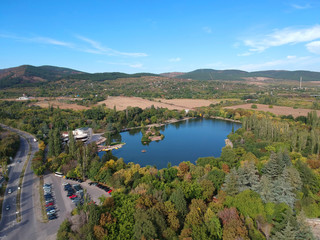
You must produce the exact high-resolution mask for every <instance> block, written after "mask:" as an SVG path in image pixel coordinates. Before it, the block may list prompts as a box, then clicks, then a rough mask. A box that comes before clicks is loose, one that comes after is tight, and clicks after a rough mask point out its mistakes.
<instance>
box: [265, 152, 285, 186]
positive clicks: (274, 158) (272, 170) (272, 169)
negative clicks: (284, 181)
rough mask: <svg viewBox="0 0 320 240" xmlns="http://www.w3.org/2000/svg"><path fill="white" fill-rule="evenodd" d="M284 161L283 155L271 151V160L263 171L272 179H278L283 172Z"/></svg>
mask: <svg viewBox="0 0 320 240" xmlns="http://www.w3.org/2000/svg"><path fill="white" fill-rule="evenodd" d="M283 168H284V163H283V161H282V159H281V156H279V155H277V154H276V153H274V152H271V155H270V159H269V161H268V162H267V163H266V164H265V165H264V168H263V169H262V172H263V173H264V174H265V175H266V176H267V177H268V178H269V179H270V180H276V179H277V178H278V177H279V176H280V174H281V173H282V171H283Z"/></svg>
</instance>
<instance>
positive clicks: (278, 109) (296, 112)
mask: <svg viewBox="0 0 320 240" xmlns="http://www.w3.org/2000/svg"><path fill="white" fill-rule="evenodd" d="M251 105H252V103H248V104H242V105H236V106H230V107H226V108H227V109H237V108H243V109H250V110H256V111H264V112H271V113H274V114H276V115H290V114H291V115H292V116H293V117H298V116H307V115H308V112H311V111H313V110H312V109H304V108H298V109H293V108H292V107H282V106H273V108H269V105H264V104H255V105H257V107H258V108H256V109H253V108H251ZM317 114H318V116H320V111H317Z"/></svg>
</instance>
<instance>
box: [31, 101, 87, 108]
mask: <svg viewBox="0 0 320 240" xmlns="http://www.w3.org/2000/svg"><path fill="white" fill-rule="evenodd" d="M32 105H33V106H39V107H42V108H48V107H50V106H52V107H54V108H57V107H59V108H60V109H72V110H86V109H90V108H89V107H86V106H81V105H77V104H73V103H66V102H63V101H58V100H42V101H39V102H36V103H33V104H32Z"/></svg>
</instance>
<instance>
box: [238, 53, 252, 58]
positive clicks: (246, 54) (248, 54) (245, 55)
mask: <svg viewBox="0 0 320 240" xmlns="http://www.w3.org/2000/svg"><path fill="white" fill-rule="evenodd" d="M250 55H252V52H245V53H239V54H237V56H238V57H247V56H250Z"/></svg>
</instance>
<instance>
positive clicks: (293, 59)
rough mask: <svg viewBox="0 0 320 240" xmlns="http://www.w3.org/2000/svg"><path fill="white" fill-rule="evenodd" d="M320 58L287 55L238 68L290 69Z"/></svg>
mask: <svg viewBox="0 0 320 240" xmlns="http://www.w3.org/2000/svg"><path fill="white" fill-rule="evenodd" d="M318 61H319V59H312V58H310V57H297V56H287V57H286V58H283V59H275V60H272V61H267V62H263V63H252V64H245V65H242V66H239V67H238V69H241V70H245V71H257V70H269V69H289V68H290V67H291V66H295V69H296V68H297V66H304V65H306V64H310V63H312V62H318Z"/></svg>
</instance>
